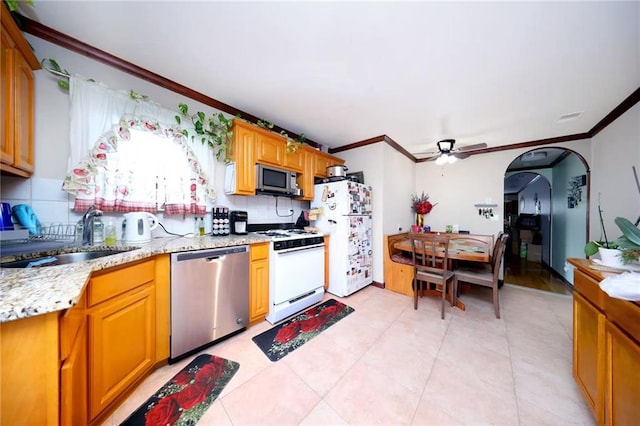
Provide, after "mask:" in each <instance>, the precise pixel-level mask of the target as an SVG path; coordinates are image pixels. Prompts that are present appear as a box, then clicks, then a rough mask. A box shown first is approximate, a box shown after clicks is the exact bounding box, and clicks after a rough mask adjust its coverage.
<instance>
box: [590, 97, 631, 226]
mask: <svg viewBox="0 0 640 426" xmlns="http://www.w3.org/2000/svg"><path fill="white" fill-rule="evenodd" d="M591 151H592V153H591V158H592V160H591V163H590V164H591V200H590V208H591V214H590V218H589V233H590V239H598V238H599V237H600V234H601V231H600V219H599V217H598V194H599V195H600V201H601V207H602V210H603V213H602V214H603V218H604V224H605V229H606V232H607V236H608V237H609V238H611V237H612V236H613V237H614V238H617V237H618V236H620V230H619V229H618V227H617V226H616V225H615V223H614V219H615V218H616V217H618V216H622V217H626V218H627V219H629V220H630V221H632V222H635V221H636V219H637V218H638V217H639V216H640V194H639V193H638V188H637V187H636V182H635V180H634V178H633V172H632V169H631V167H632V166H635V167H636V171H637V173H638V175H639V176H640V104H636V105H635V106H634V107H633V108H631V109H630V110H629V111H627V112H626V113H624V114H623V115H622V116H621V117H620V118H618V119H617V120H616V121H614V122H613V123H611V124H610V125H609V126H607V127H606V128H605V129H604V130H602V131H601V132H600V133H598V134H597V135H596V136H594V137H593V138H592V142H591Z"/></svg>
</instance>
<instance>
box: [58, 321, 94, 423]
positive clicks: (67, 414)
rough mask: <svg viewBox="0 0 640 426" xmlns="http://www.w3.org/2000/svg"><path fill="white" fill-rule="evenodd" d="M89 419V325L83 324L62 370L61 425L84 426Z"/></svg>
mask: <svg viewBox="0 0 640 426" xmlns="http://www.w3.org/2000/svg"><path fill="white" fill-rule="evenodd" d="M88 422H89V418H88V417H87V324H86V322H83V323H82V324H81V325H80V329H79V330H78V333H77V335H76V338H75V340H74V342H73V345H72V346H71V350H70V351H69V356H68V357H67V359H66V360H65V361H64V363H63V364H62V367H61V368H60V424H61V425H62V426H67V425H69V426H70V425H84V424H87V423H88Z"/></svg>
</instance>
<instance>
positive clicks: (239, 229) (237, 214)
mask: <svg viewBox="0 0 640 426" xmlns="http://www.w3.org/2000/svg"><path fill="white" fill-rule="evenodd" d="M248 218H249V215H248V213H247V212H246V211H242V210H232V211H230V212H229V226H230V228H231V233H232V234H236V235H244V234H246V233H247V220H248Z"/></svg>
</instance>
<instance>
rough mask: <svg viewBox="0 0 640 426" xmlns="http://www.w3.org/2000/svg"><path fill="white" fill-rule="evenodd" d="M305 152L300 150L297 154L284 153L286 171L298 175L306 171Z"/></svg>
mask: <svg viewBox="0 0 640 426" xmlns="http://www.w3.org/2000/svg"><path fill="white" fill-rule="evenodd" d="M304 158H305V156H304V150H303V149H301V148H298V149H297V150H296V152H286V150H285V153H284V166H285V168H286V169H289V170H295V171H296V172H298V173H302V172H303V171H304Z"/></svg>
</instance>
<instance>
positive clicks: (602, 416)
mask: <svg viewBox="0 0 640 426" xmlns="http://www.w3.org/2000/svg"><path fill="white" fill-rule="evenodd" d="M568 260H569V263H571V264H572V265H574V266H576V268H577V269H575V270H574V285H575V288H576V291H575V292H574V294H573V298H574V313H573V348H574V350H573V372H574V377H575V378H576V382H577V383H578V385H579V387H580V389H581V390H582V392H583V394H584V396H585V399H586V401H587V403H588V405H589V407H590V408H591V410H592V413H593V415H594V418H595V419H596V422H597V423H598V424H599V425H627V424H638V423H639V422H640V412H639V411H638V409H637V407H638V406H639V405H640V305H639V304H638V303H635V302H629V301H625V300H620V299H615V298H611V297H609V296H608V295H607V294H606V293H604V292H603V291H602V290H600V286H599V283H600V281H602V280H603V279H604V278H605V277H606V276H607V275H612V274H611V273H606V272H600V271H596V270H593V269H590V268H588V265H589V262H590V261H589V260H585V259H568Z"/></svg>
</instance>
